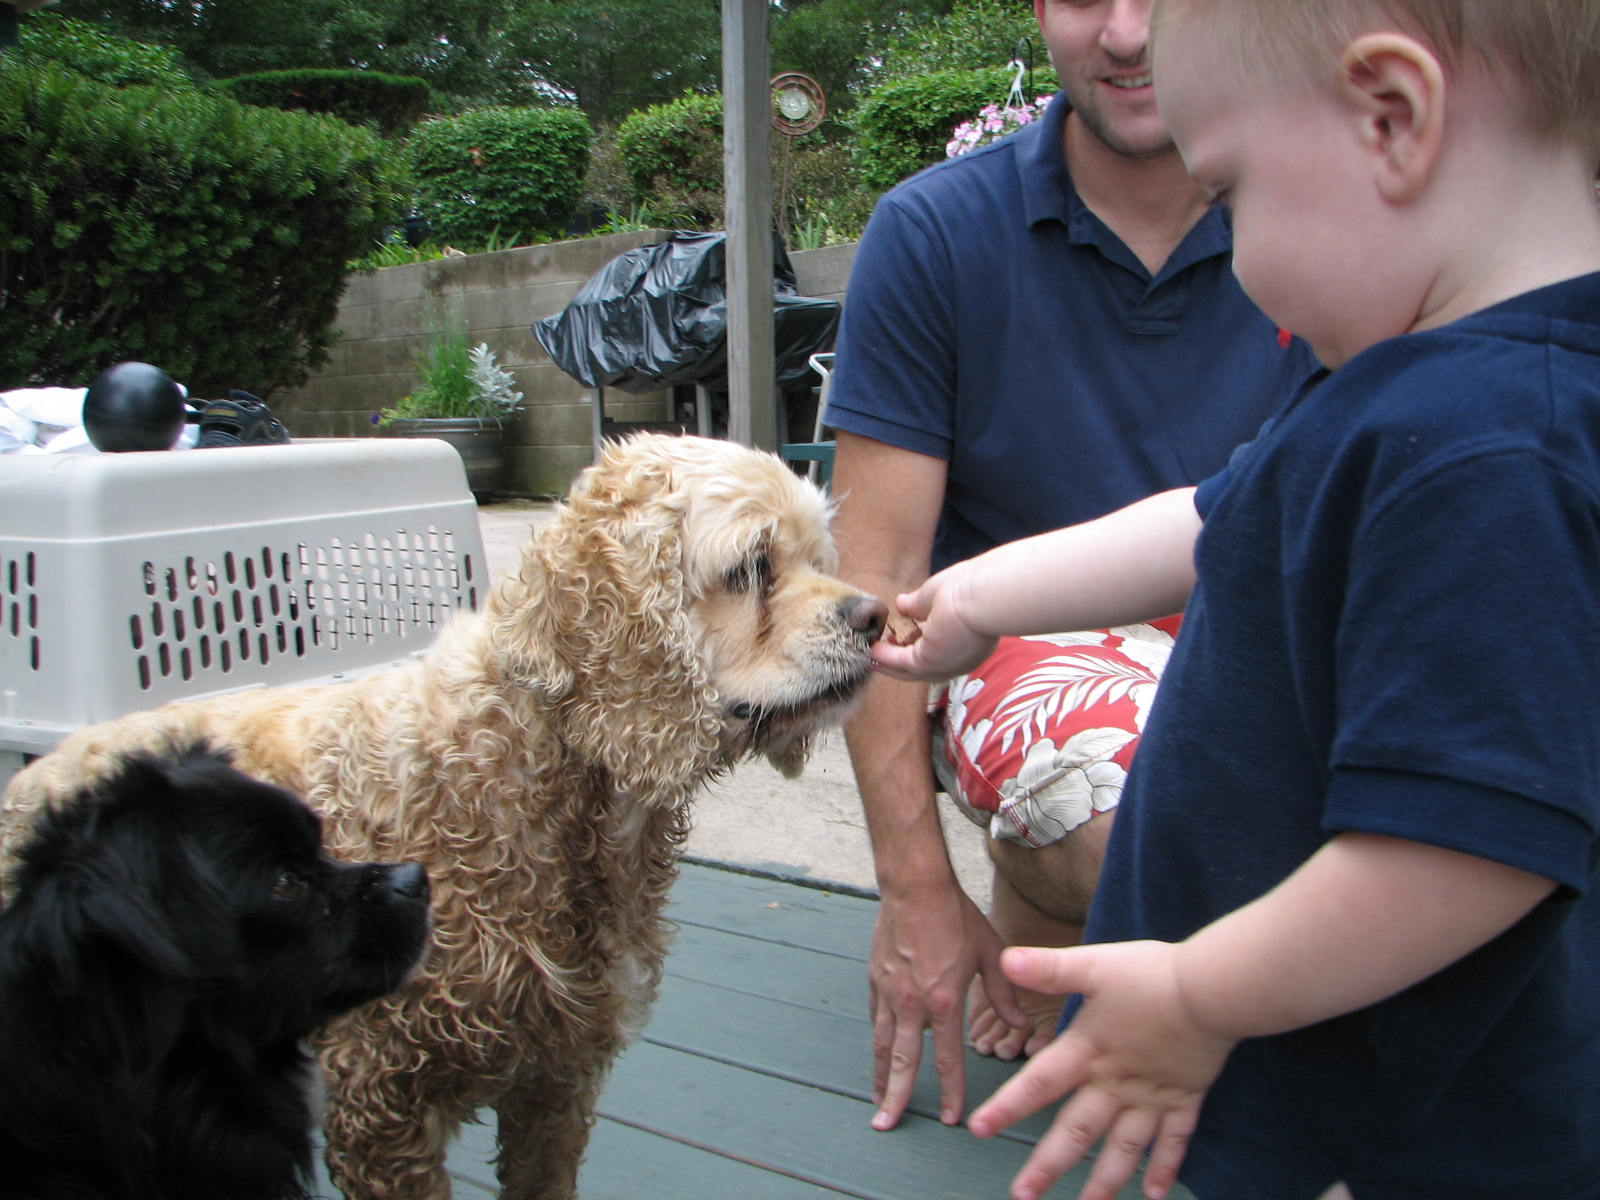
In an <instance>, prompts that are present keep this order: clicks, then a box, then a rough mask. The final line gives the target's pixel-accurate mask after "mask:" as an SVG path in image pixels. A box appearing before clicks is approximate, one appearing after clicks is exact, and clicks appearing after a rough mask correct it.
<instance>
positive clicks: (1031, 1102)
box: [967, 1036, 1085, 1137]
mask: <svg viewBox="0 0 1600 1200" xmlns="http://www.w3.org/2000/svg"><path fill="white" fill-rule="evenodd" d="M1084 1078H1085V1072H1084V1069H1083V1063H1082V1056H1081V1054H1080V1053H1079V1047H1078V1045H1077V1043H1076V1042H1075V1041H1074V1040H1073V1039H1072V1038H1070V1037H1067V1036H1062V1037H1058V1038H1057V1039H1056V1040H1055V1041H1053V1042H1051V1043H1050V1044H1049V1045H1048V1046H1046V1047H1045V1048H1044V1049H1043V1050H1041V1051H1040V1052H1039V1053H1038V1054H1036V1055H1034V1056H1033V1057H1032V1058H1031V1059H1029V1060H1028V1063H1027V1065H1026V1066H1024V1067H1023V1068H1022V1070H1020V1071H1018V1072H1017V1073H1016V1074H1015V1075H1013V1076H1012V1077H1011V1078H1010V1079H1008V1080H1006V1081H1005V1083H1003V1084H1002V1085H1001V1086H1000V1087H999V1089H997V1090H996V1091H995V1093H994V1095H992V1096H990V1097H989V1098H988V1099H987V1100H985V1101H984V1102H983V1104H981V1105H980V1106H979V1107H978V1109H977V1111H975V1112H974V1113H973V1114H972V1117H971V1119H970V1120H969V1121H968V1122H967V1128H968V1129H970V1130H971V1131H972V1132H973V1134H974V1135H976V1136H977V1137H992V1136H993V1135H995V1134H997V1133H999V1132H1000V1131H1001V1130H1002V1129H1006V1128H1008V1127H1009V1126H1011V1125H1014V1124H1016V1123H1017V1122H1018V1121H1020V1120H1022V1118H1023V1117H1026V1116H1029V1115H1030V1114H1032V1113H1036V1112H1038V1111H1039V1110H1040V1109H1041V1108H1044V1107H1045V1106H1046V1105H1049V1104H1054V1103H1055V1102H1056V1101H1057V1100H1059V1099H1061V1097H1063V1096H1065V1095H1066V1094H1067V1093H1068V1092H1070V1091H1072V1090H1073V1089H1074V1088H1076V1087H1078V1086H1080V1085H1081V1084H1082V1083H1083V1081H1084Z"/></svg>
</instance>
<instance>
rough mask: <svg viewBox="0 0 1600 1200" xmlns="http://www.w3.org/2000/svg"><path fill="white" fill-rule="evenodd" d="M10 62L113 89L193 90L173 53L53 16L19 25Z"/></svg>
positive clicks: (37, 17) (41, 15)
mask: <svg viewBox="0 0 1600 1200" xmlns="http://www.w3.org/2000/svg"><path fill="white" fill-rule="evenodd" d="M13 58H14V60H15V61H17V62H23V63H31V64H33V65H35V66H39V65H43V64H46V63H55V64H56V65H58V66H61V67H65V68H67V69H68V70H71V71H76V72H77V73H78V74H80V75H87V76H88V77H89V78H91V79H98V80H99V81H100V82H102V83H109V84H111V85H113V86H115V87H132V86H138V85H147V86H151V87H163V88H168V89H174V88H177V89H188V88H193V87H194V86H196V85H195V82H194V80H193V79H191V78H190V77H189V73H188V71H186V70H185V69H184V67H183V64H182V59H181V57H180V55H179V54H178V52H177V51H176V50H173V49H171V48H170V47H167V46H150V45H145V44H143V43H141V42H136V41H134V40H133V39H132V38H126V37H121V36H119V35H118V34H115V33H112V32H110V31H109V30H107V29H106V28H105V27H103V26H101V25H95V24H92V23H90V22H88V21H78V20H74V19H73V18H71V17H63V16H61V15H59V14H57V13H53V12H37V13H33V14H31V15H30V16H29V17H28V19H27V20H26V21H25V22H23V24H22V29H21V36H20V39H19V42H18V46H17V49H16V50H15V51H14V52H13Z"/></svg>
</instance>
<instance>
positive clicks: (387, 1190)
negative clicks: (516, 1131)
mask: <svg viewBox="0 0 1600 1200" xmlns="http://www.w3.org/2000/svg"><path fill="white" fill-rule="evenodd" d="M350 1025H353V1026H354V1027H355V1029H357V1030H360V1032H361V1033H363V1034H366V1035H368V1036H371V1035H372V1034H373V1033H374V1032H376V1031H373V1030H371V1029H361V1023H360V1022H358V1021H353V1022H350ZM333 1028H335V1029H339V1028H340V1026H339V1023H336V1025H335V1026H334V1027H333ZM348 1029H349V1026H346V1027H345V1029H340V1032H341V1033H345V1032H346V1030H348ZM371 1050H372V1048H371V1047H370V1046H365V1045H362V1044H361V1043H359V1042H355V1041H354V1040H353V1039H351V1038H350V1037H349V1036H344V1037H341V1038H337V1039H335V1040H332V1041H331V1042H330V1043H329V1044H328V1045H326V1046H325V1048H324V1051H323V1055H322V1065H323V1073H324V1076H325V1077H326V1079H327V1083H328V1109H327V1114H326V1116H325V1118H324V1120H323V1133H324V1136H325V1138H326V1141H327V1152H326V1156H325V1157H326V1162H327V1166H328V1177H329V1178H330V1179H331V1180H332V1181H333V1182H334V1184H335V1185H336V1186H337V1187H338V1188H339V1191H340V1192H341V1193H342V1194H343V1195H344V1196H345V1198H346V1200H450V1177H449V1176H448V1175H447V1174H446V1173H445V1165H444V1164H445V1151H446V1149H447V1148H448V1147H449V1144H450V1141H451V1139H452V1138H453V1137H454V1136H455V1134H456V1131H457V1130H458V1129H459V1128H460V1126H461V1121H462V1119H463V1118H464V1117H466V1116H470V1115H471V1114H470V1112H465V1113H461V1112H445V1111H442V1110H441V1108H440V1106H439V1103H438V1097H439V1095H440V1094H448V1090H445V1091H444V1092H442V1093H441V1090H440V1089H439V1088H438V1086H437V1084H438V1081H437V1080H434V1081H433V1086H431V1087H430V1084H429V1081H428V1079H427V1078H426V1076H427V1075H428V1070H427V1065H426V1064H424V1065H423V1067H422V1069H421V1070H413V1069H410V1063H408V1061H407V1059H406V1058H405V1057H404V1056H403V1054H402V1053H401V1050H402V1048H401V1047H391V1048H390V1051H389V1054H388V1055H387V1056H386V1055H385V1054H383V1053H377V1052H370V1051H371Z"/></svg>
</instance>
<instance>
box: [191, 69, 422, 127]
mask: <svg viewBox="0 0 1600 1200" xmlns="http://www.w3.org/2000/svg"><path fill="white" fill-rule="evenodd" d="M216 86H217V87H218V88H219V89H220V90H222V91H224V92H226V93H227V94H228V95H230V96H232V97H233V98H234V99H235V100H238V101H241V102H242V103H245V104H255V105H259V106H260V107H262V108H286V109H291V110H298V111H301V112H314V113H326V114H327V115H328V116H332V117H338V118H340V119H341V120H344V121H349V122H350V123H351V124H352V125H373V126H375V127H376V128H377V129H378V130H379V131H380V132H382V133H386V134H391V135H392V134H395V133H399V132H400V131H402V130H405V129H409V128H410V127H411V126H412V125H415V124H416V123H417V121H418V120H419V119H420V118H421V116H422V114H423V113H425V112H427V111H428V108H429V106H430V105H431V104H432V103H433V91H432V89H431V88H429V87H428V84H427V82H426V81H425V80H422V79H418V78H416V77H415V76H408V75H385V74H384V73H383V72H381V71H331V70H298V71H258V72H255V73H254V74H251V75H236V76H234V77H233V78H232V79H223V80H220V81H219V82H218V83H217V85H216Z"/></svg>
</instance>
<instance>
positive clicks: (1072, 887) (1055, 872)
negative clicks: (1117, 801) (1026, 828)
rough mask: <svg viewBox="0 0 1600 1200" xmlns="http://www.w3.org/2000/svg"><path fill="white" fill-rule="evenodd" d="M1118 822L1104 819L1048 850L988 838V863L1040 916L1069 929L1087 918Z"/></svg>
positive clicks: (1105, 816) (1086, 824) (1088, 823)
mask: <svg viewBox="0 0 1600 1200" xmlns="http://www.w3.org/2000/svg"><path fill="white" fill-rule="evenodd" d="M1113 820H1114V817H1113V814H1112V813H1110V812H1106V813H1101V814H1100V815H1098V816H1096V817H1094V818H1092V819H1091V820H1089V821H1086V822H1084V823H1083V824H1082V825H1079V826H1078V827H1077V828H1076V829H1074V830H1072V831H1071V832H1070V833H1067V834H1065V835H1064V836H1062V837H1061V838H1059V839H1058V840H1056V841H1054V842H1051V843H1050V844H1049V845H1047V846H1029V845H1027V844H1026V843H1023V842H1016V841H1010V840H1001V839H998V838H994V837H988V838H986V839H985V841H986V842H987V844H988V848H989V859H990V861H991V862H993V863H994V866H995V870H997V871H999V872H1000V874H1001V875H1003V876H1004V877H1005V880H1006V882H1007V883H1009V884H1010V885H1011V887H1012V889H1013V890H1014V891H1015V892H1016V893H1017V894H1018V895H1020V896H1021V897H1022V898H1023V899H1025V900H1027V901H1028V903H1030V904H1032V905H1033V906H1034V907H1035V908H1037V909H1039V910H1040V911H1041V912H1043V913H1046V914H1048V915H1049V916H1051V917H1054V918H1055V919H1056V920H1058V921H1064V922H1066V923H1067V924H1070V925H1082V924H1083V923H1084V922H1085V921H1087V920H1088V918H1089V902H1090V901H1091V900H1092V899H1094V889H1095V885H1096V883H1098V882H1099V879H1100V866H1101V864H1102V863H1103V862H1104V861H1105V856H1106V842H1107V840H1108V839H1109V838H1110V836H1111V826H1112V823H1113Z"/></svg>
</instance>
